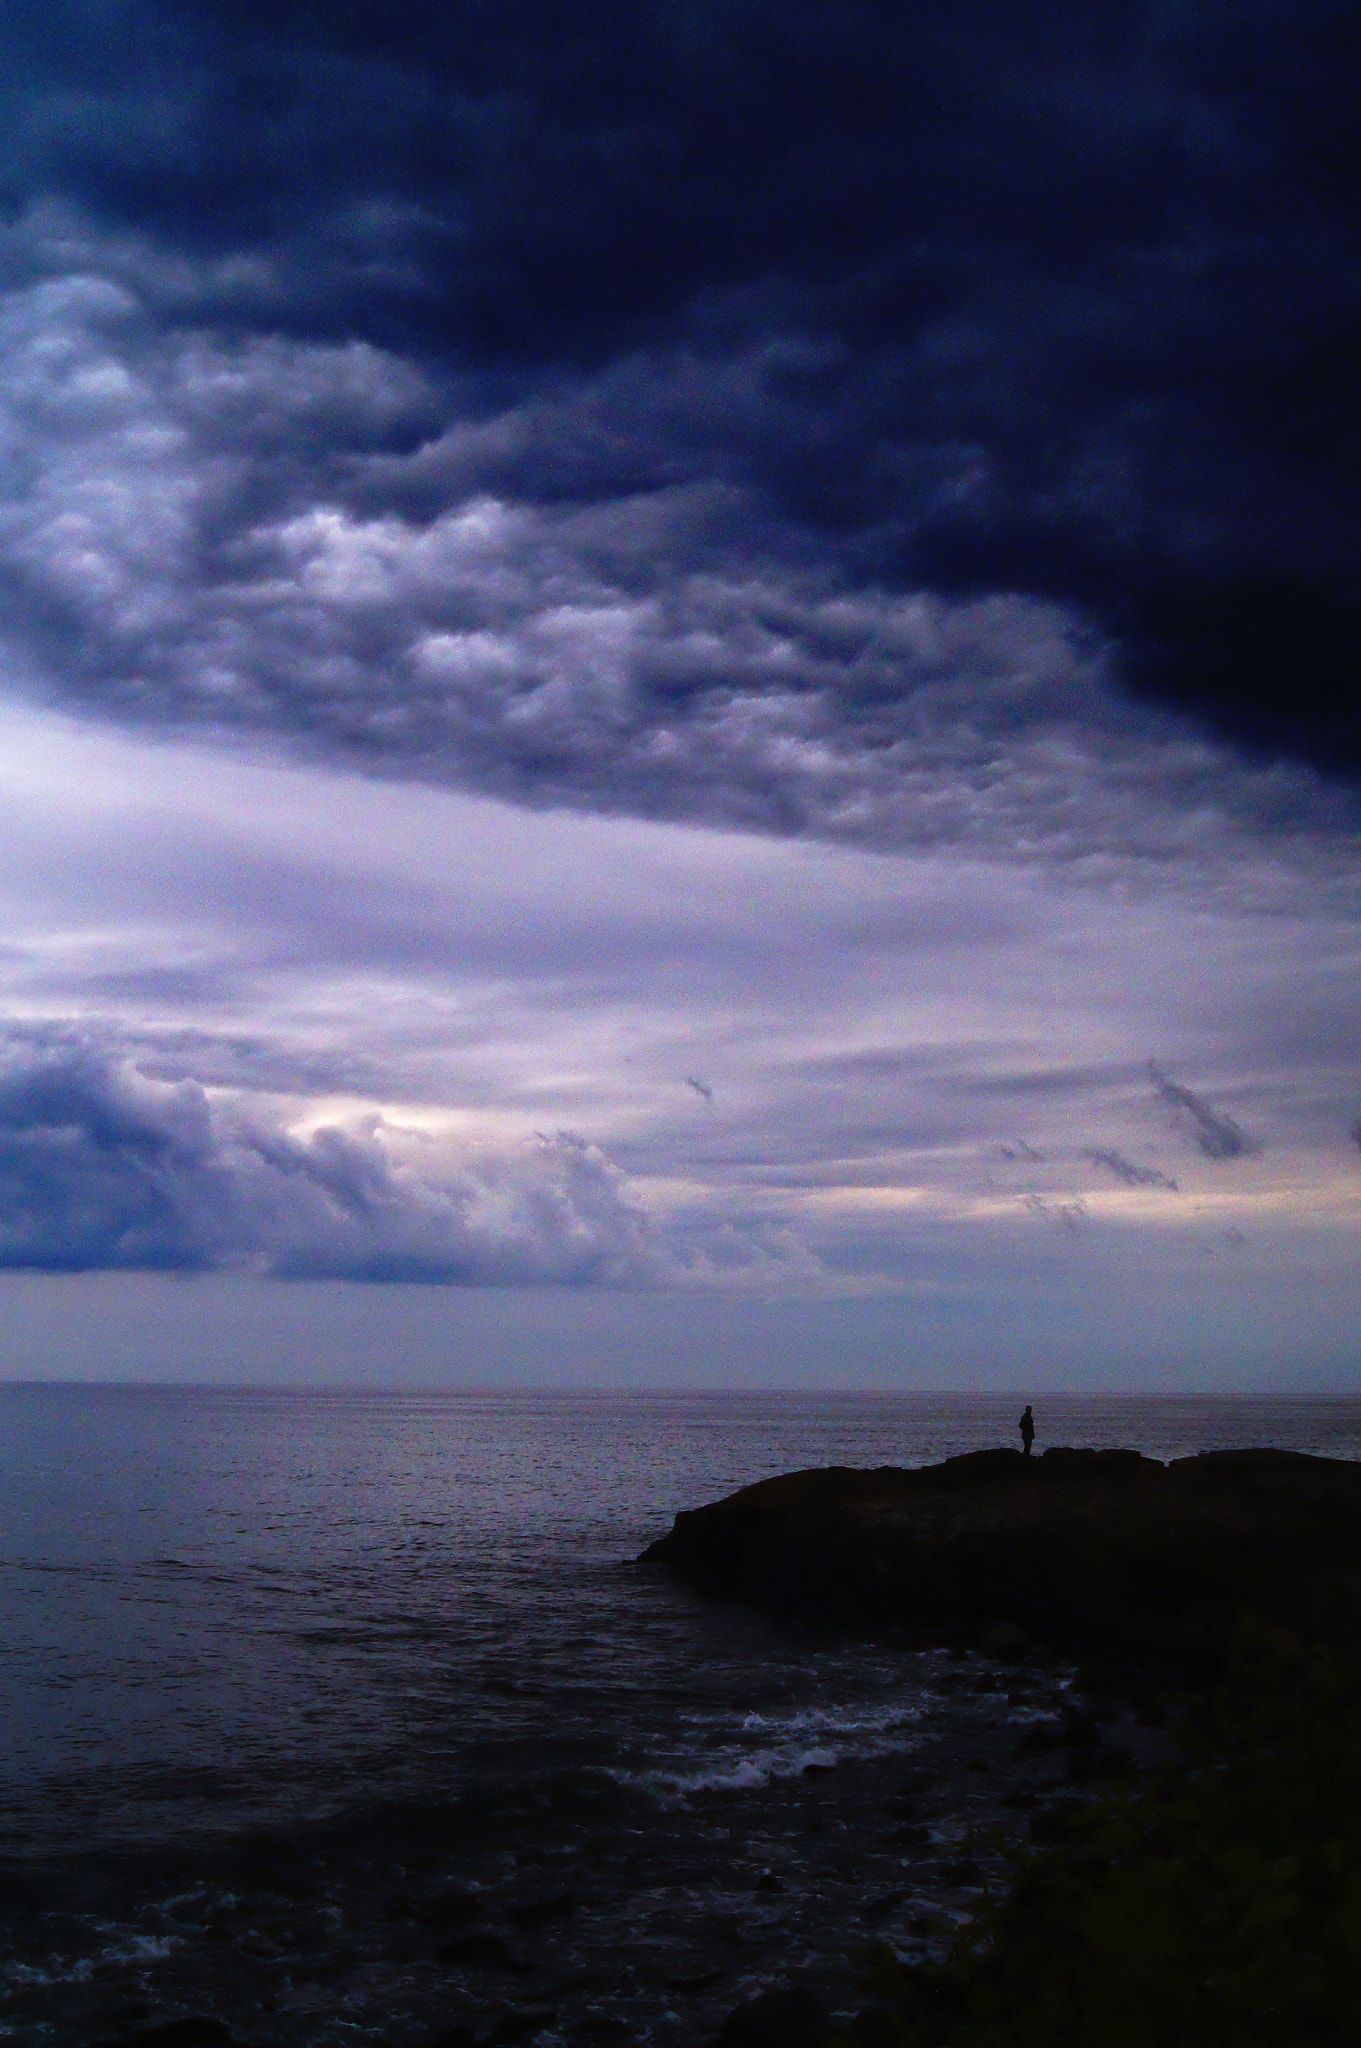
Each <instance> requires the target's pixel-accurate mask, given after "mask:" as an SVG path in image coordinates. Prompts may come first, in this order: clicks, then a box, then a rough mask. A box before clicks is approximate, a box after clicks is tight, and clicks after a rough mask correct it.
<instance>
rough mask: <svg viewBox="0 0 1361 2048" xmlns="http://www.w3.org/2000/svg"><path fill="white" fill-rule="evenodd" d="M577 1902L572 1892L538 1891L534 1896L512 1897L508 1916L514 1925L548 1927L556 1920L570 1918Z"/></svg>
mask: <svg viewBox="0 0 1361 2048" xmlns="http://www.w3.org/2000/svg"><path fill="white" fill-rule="evenodd" d="M576 1909H577V1902H576V1900H575V1898H574V1897H573V1896H572V1894H571V1892H538V1893H535V1894H534V1895H533V1896H532V1897H528V1898H520V1899H510V1900H508V1901H507V1903H506V1918H507V1919H508V1920H509V1921H510V1923H511V1926H512V1927H519V1928H521V1929H524V1928H530V1927H548V1926H551V1925H552V1924H553V1923H554V1922H555V1921H559V1920H570V1919H571V1917H572V1915H573V1914H574V1913H575V1912H576Z"/></svg>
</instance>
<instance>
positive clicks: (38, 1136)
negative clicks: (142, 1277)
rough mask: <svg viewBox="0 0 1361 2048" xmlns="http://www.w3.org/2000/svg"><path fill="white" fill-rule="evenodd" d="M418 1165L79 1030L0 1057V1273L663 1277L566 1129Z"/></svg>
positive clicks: (385, 1133) (375, 1134) (606, 1171)
mask: <svg viewBox="0 0 1361 2048" xmlns="http://www.w3.org/2000/svg"><path fill="white" fill-rule="evenodd" d="M394 1140H396V1141H397V1142H396V1143H394ZM441 1164H442V1165H443V1168H444V1170H443V1171H442V1172H441V1170H440V1166H441ZM432 1165H433V1170H431V1167H430V1166H428V1167H427V1169H426V1172H425V1173H424V1174H422V1173H421V1172H420V1171H419V1170H418V1168H417V1167H416V1166H413V1164H411V1163H410V1161H409V1160H403V1159H402V1158H401V1157H400V1134H399V1133H396V1132H393V1131H391V1130H389V1129H387V1128H385V1126H384V1125H383V1123H382V1121H381V1119H379V1118H377V1117H372V1118H370V1119H369V1120H368V1122H367V1125H366V1126H363V1127H361V1128H359V1129H351V1130H348V1131H347V1130H342V1129H338V1128H335V1127H326V1126H323V1127H321V1128H320V1129H316V1130H313V1131H312V1132H311V1133H310V1134H309V1135H307V1136H306V1137H298V1136H294V1135H291V1134H290V1133H289V1132H287V1131H285V1130H283V1129H282V1128H280V1127H279V1126H278V1125H277V1124H274V1125H272V1126H271V1125H270V1124H269V1123H268V1122H267V1121H266V1120H265V1118H264V1117H263V1116H262V1115H261V1114H260V1113H259V1112H258V1111H256V1112H255V1113H254V1114H251V1113H249V1112H248V1111H246V1110H244V1109H243V1108H241V1107H240V1106H238V1105H234V1104H232V1103H230V1102H228V1103H226V1104H223V1103H221V1102H215V1101H213V1100H211V1099H210V1098H209V1096H208V1095H207V1093H206V1092H205V1091H204V1089H203V1088H201V1087H199V1086H198V1085H196V1084H195V1083H194V1082H193V1081H188V1080H185V1081H181V1082H179V1083H177V1084H168V1083H164V1082H156V1081H153V1080H148V1079H147V1077H146V1076H145V1075H143V1074H141V1073H139V1072H138V1071H137V1069H136V1068H135V1067H133V1066H132V1065H131V1064H130V1063H128V1062H116V1061H115V1060H113V1059H111V1058H110V1057H109V1056H107V1055H104V1054H101V1053H100V1052H99V1051H98V1050H96V1049H95V1048H93V1047H90V1046H88V1045H81V1044H79V1043H70V1042H67V1043H61V1042H60V1041H58V1042H56V1043H49V1044H47V1045H42V1044H34V1043H32V1042H31V1041H30V1042H29V1043H25V1042H23V1040H20V1041H19V1042H18V1043H14V1042H11V1043H10V1044H9V1045H8V1046H7V1047H5V1049H4V1051H3V1054H0V1268H4V1267H23V1268H38V1269H39V1270H42V1271H46V1272H89V1271H92V1270H95V1271H97V1270H102V1269H109V1268H112V1269H131V1270H134V1271H151V1272H164V1271H170V1272H208V1271H245V1272H254V1273H260V1274H267V1275H270V1276H272V1277H275V1278H281V1279H295V1280H298V1279H309V1280H316V1279H341V1280H386V1281H393V1280H407V1281H412V1280H414V1281H442V1282H456V1283H459V1284H463V1285H506V1284H520V1285H535V1284H546V1283H569V1284H583V1283H587V1282H594V1283H603V1284H606V1285H609V1284H614V1285H620V1284H626V1283H632V1284H638V1283H640V1282H645V1281H650V1280H655V1279H657V1278H658V1277H660V1275H661V1271H662V1265H663V1262H662V1261H661V1259H660V1257H659V1255H658V1254H656V1253H655V1252H654V1250H653V1248H652V1246H651V1244H650V1243H649V1234H648V1227H647V1221H646V1219H645V1217H644V1216H643V1215H642V1213H641V1212H640V1211H639V1210H638V1209H637V1208H636V1207H635V1206H633V1205H631V1204H630V1202H629V1201H628V1199H627V1197H626V1195H625V1194H624V1192H623V1188H622V1185H621V1177H620V1175H619V1174H618V1173H617V1172H615V1171H613V1170H612V1169H611V1168H610V1166H609V1164H608V1162H607V1161H606V1160H605V1159H604V1158H603V1156H602V1155H601V1153H600V1151H599V1150H598V1149H597V1148H596V1147H594V1146H591V1145H588V1144H586V1143H585V1142H584V1141H583V1140H580V1139H576V1138H572V1137H569V1136H561V1137H558V1138H556V1139H554V1140H551V1141H550V1140H544V1141H542V1142H541V1143H540V1144H539V1145H537V1146H536V1147H534V1148H532V1149H522V1150H520V1151H519V1152H518V1153H511V1154H502V1155H501V1156H499V1157H498V1156H496V1155H495V1154H491V1155H490V1156H489V1155H488V1154H487V1153H486V1152H485V1151H484V1152H483V1153H482V1154H481V1155H480V1156H479V1155H474V1156H471V1157H469V1156H465V1158H464V1160H463V1161H462V1162H460V1163H459V1164H458V1165H457V1166H455V1165H454V1163H453V1162H451V1161H449V1160H447V1159H446V1160H445V1161H443V1162H432Z"/></svg>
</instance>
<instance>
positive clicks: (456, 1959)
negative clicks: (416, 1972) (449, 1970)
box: [435, 1927, 510, 1963]
mask: <svg viewBox="0 0 1361 2048" xmlns="http://www.w3.org/2000/svg"><path fill="white" fill-rule="evenodd" d="M509 1954H510V1949H509V1945H508V1943H507V1941H506V1937H505V1935H504V1934H493V1933H492V1931H491V1929H490V1928H489V1927H476V1928H472V1929H471V1930H470V1931H469V1932H468V1933H467V1934H455V1935H454V1936H453V1937H452V1938H451V1939H450V1940H449V1941H445V1942H441V1943H440V1946H439V1947H438V1948H437V1949H436V1950H435V1956H436V1959H437V1960H438V1961H439V1962H441V1963H505V1962H506V1961H507V1960H508V1958H509Z"/></svg>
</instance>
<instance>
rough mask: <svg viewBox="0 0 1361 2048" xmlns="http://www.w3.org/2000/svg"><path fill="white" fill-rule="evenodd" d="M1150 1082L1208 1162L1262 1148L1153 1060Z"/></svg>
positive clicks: (1220, 1111)
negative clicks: (1168, 1075)
mask: <svg viewBox="0 0 1361 2048" xmlns="http://www.w3.org/2000/svg"><path fill="white" fill-rule="evenodd" d="M1148 1075H1149V1079H1150V1080H1151V1081H1152V1083H1153V1086H1154V1087H1155V1088H1156V1089H1157V1091H1158V1093H1159V1095H1160V1096H1161V1097H1162V1099H1163V1101H1164V1102H1165V1103H1166V1104H1167V1105H1168V1107H1169V1108H1170V1109H1171V1110H1173V1111H1174V1112H1175V1115H1176V1119H1177V1121H1178V1123H1179V1124H1180V1125H1181V1126H1182V1128H1183V1129H1184V1130H1185V1131H1186V1132H1187V1133H1188V1135H1189V1136H1190V1139H1191V1142H1192V1143H1193V1144H1194V1145H1195V1147H1196V1149H1197V1151H1199V1152H1202V1153H1204V1155H1205V1157H1206V1158H1207V1159H1241V1158H1242V1157H1243V1155H1244V1153H1246V1152H1256V1151H1259V1150H1260V1149H1261V1148H1260V1146H1259V1145H1258V1144H1257V1143H1256V1142H1255V1141H1254V1140H1253V1139H1252V1138H1249V1137H1248V1136H1247V1134H1246V1132H1244V1131H1243V1130H1241V1129H1240V1128H1239V1126H1238V1125H1237V1124H1236V1123H1235V1122H1234V1120H1233V1118H1232V1117H1231V1116H1225V1114H1224V1112H1223V1111H1222V1110H1218V1109H1212V1108H1211V1107H1210V1104H1209V1103H1208V1102H1206V1101H1205V1100H1204V1099H1203V1098H1202V1097H1201V1096H1199V1095H1196V1094H1194V1093H1193V1092H1192V1091H1191V1089H1189V1088H1184V1087H1183V1086H1182V1085H1181V1083H1180V1082H1179V1081H1169V1080H1168V1078H1167V1076H1166V1074H1164V1073H1163V1072H1162V1070H1161V1068H1159V1067H1157V1066H1155V1065H1154V1064H1153V1062H1152V1061H1150V1062H1149V1068H1148Z"/></svg>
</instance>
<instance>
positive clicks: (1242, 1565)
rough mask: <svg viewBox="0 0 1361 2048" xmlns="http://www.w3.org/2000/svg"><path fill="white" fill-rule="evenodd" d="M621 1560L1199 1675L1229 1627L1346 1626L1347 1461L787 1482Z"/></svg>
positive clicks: (1349, 1620)
mask: <svg viewBox="0 0 1361 2048" xmlns="http://www.w3.org/2000/svg"><path fill="white" fill-rule="evenodd" d="M640 1562H641V1563H643V1564H645V1565H648V1566H652V1567H658V1568H661V1569H664V1570H666V1571H668V1572H670V1573H673V1574H675V1575H676V1576H677V1577H678V1578H680V1579H682V1580H683V1581H685V1582H686V1583H687V1584H689V1585H691V1586H693V1587H695V1588H696V1589H697V1590H699V1591H701V1592H703V1593H706V1594H709V1595H713V1596H718V1597H721V1598H724V1599H729V1600H736V1601H741V1602H745V1603H748V1604H750V1605H753V1606H757V1607H761V1608H763V1609H765V1610H767V1611H769V1612H773V1613H776V1614H784V1615H791V1616H798V1617H800V1618H802V1619H804V1620H806V1621H819V1620H821V1621H832V1622H836V1623H838V1624H840V1625H842V1626H845V1625H848V1624H853V1625H861V1626H864V1625H869V1626H876V1627H882V1626H885V1625H890V1626H893V1627H897V1628H900V1629H907V1630H914V1631H924V1632H927V1633H930V1632H936V1633H940V1632H945V1633H948V1634H950V1635H952V1636H954V1637H955V1638H957V1639H959V1640H968V1641H973V1642H976V1643H977V1642H982V1643H985V1644H986V1643H987V1642H988V1641H989V1640H990V1639H991V1640H992V1641H993V1642H994V1643H995V1644H997V1645H999V1646H1002V1645H1005V1644H1006V1643H1008V1642H1010V1643H1011V1644H1012V1645H1013V1646H1017V1647H1019V1646H1020V1645H1021V1644H1023V1643H1026V1642H1035V1643H1043V1644H1045V1645H1046V1646H1049V1647H1050V1648H1052V1649H1054V1650H1056V1651H1058V1652H1060V1653H1062V1654H1066V1655H1070V1656H1075V1657H1080V1658H1084V1659H1086V1658H1095V1659H1097V1660H1098V1661H1099V1662H1101V1663H1103V1664H1106V1665H1109V1664H1112V1663H1114V1664H1116V1665H1122V1666H1124V1667H1125V1669H1126V1672H1127V1674H1128V1676H1129V1677H1130V1679H1131V1680H1132V1681H1135V1682H1136V1683H1137V1680H1138V1679H1139V1677H1140V1675H1141V1674H1143V1675H1144V1676H1145V1677H1146V1678H1149V1679H1159V1680H1161V1679H1167V1678H1171V1677H1174V1676H1181V1677H1185V1676H1188V1675H1190V1676H1195V1675H1199V1674H1204V1673H1208V1672H1209V1671H1210V1670H1212V1669H1213V1668H1214V1666H1215V1665H1216V1662H1217V1660H1218V1658H1219V1657H1220V1655H1221V1654H1222V1651H1223V1649H1224V1646H1225V1644H1226V1643H1227V1642H1228V1641H1229V1640H1230V1638H1231V1637H1232V1635H1233V1633H1234V1632H1235V1631H1236V1630H1239V1629H1240V1628H1241V1627H1242V1625H1243V1623H1244V1619H1245V1617H1247V1616H1251V1617H1253V1618H1255V1620H1256V1622H1257V1623H1258V1624H1259V1625H1260V1624H1263V1623H1265V1624H1266V1625H1268V1626H1274V1627H1279V1628H1283V1629H1287V1630H1291V1631H1294V1630H1300V1631H1302V1632H1304V1633H1306V1634H1308V1635H1309V1636H1311V1637H1312V1638H1314V1639H1323V1638H1327V1637H1329V1636H1336V1635H1338V1634H1343V1635H1350V1634H1353V1633H1354V1632H1355V1629H1356V1621H1357V1616H1358V1613H1361V1465H1358V1464H1356V1463H1352V1462H1348V1461H1343V1460H1333V1459H1328V1458H1319V1457H1309V1456H1305V1455H1302V1454H1300V1453H1296V1452H1289V1451H1273V1450H1241V1451H1217V1452H1212V1453H1208V1454H1205V1455H1203V1456H1199V1457H1191V1458H1181V1459H1176V1460H1174V1461H1173V1462H1172V1463H1171V1464H1168V1465H1163V1464H1161V1463H1159V1462H1158V1461H1157V1460H1156V1459H1151V1458H1144V1457H1141V1456H1140V1455H1139V1454H1138V1453H1137V1452H1135V1451H1123V1450H1109V1451H1077V1450H1066V1449H1052V1450H1050V1451H1048V1452H1046V1453H1045V1455H1044V1456H1043V1457H1040V1458H1035V1459H1032V1460H1026V1459H1024V1458H1023V1457H1022V1456H1021V1454H1020V1452H1018V1451H1010V1450H992V1451H979V1452H974V1453H972V1454H970V1455H968V1456H964V1457H958V1458H950V1459H947V1460H946V1461H945V1462H944V1463H943V1464H940V1465H934V1466H928V1467H925V1468H923V1469H921V1470H917V1471H903V1470H899V1469H898V1468H896V1467H892V1466H889V1467H884V1468H882V1469H880V1470H878V1471H872V1472H857V1471H850V1470H845V1469H836V1468H831V1469H827V1468H824V1469H821V1470H817V1471H808V1472H795V1473H790V1474H787V1475H785V1476H783V1477H780V1478H775V1479H768V1480H764V1481H762V1482H760V1483H759V1484H757V1485H755V1486H749V1487H745V1488H743V1489H742V1491H741V1492H739V1493H736V1494H733V1495H730V1496H729V1497H728V1498H727V1499H726V1500H722V1501H718V1502H715V1503H713V1504H712V1505H711V1506H707V1507H701V1508H698V1509H694V1510H692V1511H691V1512H689V1513H686V1514H681V1515H678V1516H677V1517H676V1522H675V1526H674V1528H673V1529H672V1530H671V1532H670V1534H669V1535H667V1536H664V1537H663V1538H661V1539H660V1541H658V1542H656V1543H654V1544H652V1545H651V1546H650V1547H649V1548H648V1550H647V1551H645V1552H644V1554H643V1557H642V1559H641V1560H640Z"/></svg>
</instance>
